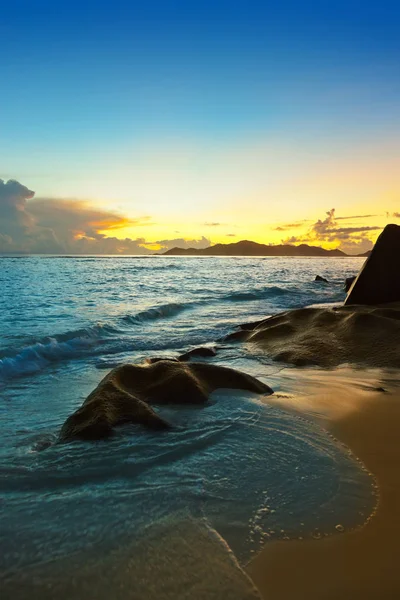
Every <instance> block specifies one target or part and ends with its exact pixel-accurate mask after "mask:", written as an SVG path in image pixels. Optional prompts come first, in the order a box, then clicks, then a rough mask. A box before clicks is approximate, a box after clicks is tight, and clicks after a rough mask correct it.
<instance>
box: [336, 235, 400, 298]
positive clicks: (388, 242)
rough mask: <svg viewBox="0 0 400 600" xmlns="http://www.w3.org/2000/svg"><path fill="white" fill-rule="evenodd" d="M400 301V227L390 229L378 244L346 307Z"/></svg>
mask: <svg viewBox="0 0 400 600" xmlns="http://www.w3.org/2000/svg"><path fill="white" fill-rule="evenodd" d="M399 300H400V226H398V225H387V226H386V227H385V229H384V230H383V231H382V233H381V235H380V236H379V238H378V239H377V241H376V244H375V246H374V249H373V250H372V253H371V255H370V257H369V258H367V260H366V262H365V264H364V266H363V268H362V269H361V271H360V273H359V275H358V277H357V278H356V280H355V281H354V283H353V285H352V286H351V288H350V290H349V293H348V295H347V298H346V301H345V304H373V305H377V304H386V303H388V302H398V301H399Z"/></svg>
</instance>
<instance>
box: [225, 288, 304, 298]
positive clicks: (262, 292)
mask: <svg viewBox="0 0 400 600" xmlns="http://www.w3.org/2000/svg"><path fill="white" fill-rule="evenodd" d="M299 293H300V290H298V289H297V288H296V289H288V288H281V287H279V286H277V285H272V286H268V287H263V288H260V289H254V290H251V291H248V292H232V293H231V294H227V295H226V296H223V297H222V298H221V300H228V301H231V302H243V301H246V300H263V299H265V298H276V297H277V296H287V295H292V294H299Z"/></svg>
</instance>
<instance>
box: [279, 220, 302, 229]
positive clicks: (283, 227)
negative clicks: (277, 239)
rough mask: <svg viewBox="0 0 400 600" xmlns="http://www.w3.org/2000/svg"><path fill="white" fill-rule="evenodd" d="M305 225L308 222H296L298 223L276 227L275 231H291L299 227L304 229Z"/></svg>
mask: <svg viewBox="0 0 400 600" xmlns="http://www.w3.org/2000/svg"><path fill="white" fill-rule="evenodd" d="M304 223H307V221H296V223H285V224H284V225H280V226H279V227H275V228H274V231H288V230H289V231H290V230H291V229H296V228H297V227H302V226H303V225H304Z"/></svg>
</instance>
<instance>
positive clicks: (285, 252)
mask: <svg viewBox="0 0 400 600" xmlns="http://www.w3.org/2000/svg"><path fill="white" fill-rule="evenodd" d="M369 254H370V252H369V251H368V252H365V253H364V254H357V255H350V254H346V253H345V252H343V251H342V250H338V249H335V250H326V249H325V248H321V247H320V246H309V245H308V244H300V245H299V246H292V245H291V244H278V245H276V246H273V245H267V244H258V243H257V242H251V241H249V240H241V241H240V242H234V243H232V244H215V245H214V246H208V248H171V249H170V250H167V251H166V252H163V253H162V256H324V257H328V256H365V257H367V256H369Z"/></svg>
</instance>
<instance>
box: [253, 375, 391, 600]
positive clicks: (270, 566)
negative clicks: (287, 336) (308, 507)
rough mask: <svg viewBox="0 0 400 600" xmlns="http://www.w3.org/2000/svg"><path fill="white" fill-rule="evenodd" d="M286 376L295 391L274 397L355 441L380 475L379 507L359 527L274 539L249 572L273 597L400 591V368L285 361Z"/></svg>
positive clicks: (380, 598) (384, 595)
mask: <svg viewBox="0 0 400 600" xmlns="http://www.w3.org/2000/svg"><path fill="white" fill-rule="evenodd" d="M279 380H280V381H281V382H282V385H281V388H282V390H284V391H285V392H286V391H288V392H289V393H288V394H285V393H279V392H278V394H277V395H276V397H271V398H270V399H268V402H274V403H276V404H279V405H280V406H282V407H284V408H286V409H288V410H296V411H300V412H301V413H302V414H303V415H306V416H308V417H311V418H313V419H316V420H318V421H319V422H320V423H321V424H322V425H323V426H324V427H325V428H326V429H328V430H329V431H330V432H331V433H332V434H333V435H334V436H335V437H336V438H337V439H339V440H340V441H342V442H343V443H345V444H346V445H347V446H349V448H351V450H352V451H353V452H354V454H355V455H356V456H357V457H358V458H359V459H360V460H362V462H363V463H364V464H365V466H366V467H367V468H368V470H370V471H371V473H373V474H374V475H375V477H376V480H377V483H378V489H379V492H378V503H377V510H376V512H375V514H374V515H372V517H371V518H370V519H369V520H368V522H367V523H366V524H365V525H364V526H363V527H361V528H359V529H357V530H354V531H350V532H344V533H342V534H340V535H334V536H331V537H325V538H323V539H321V540H313V539H310V540H302V541H300V540H291V541H279V542H271V543H268V544H267V546H266V547H265V548H264V550H263V551H262V552H261V553H260V554H259V555H258V556H257V557H256V558H255V559H253V560H252V561H251V563H250V564H249V565H248V566H247V572H248V573H249V575H250V576H251V578H252V579H253V581H254V582H255V584H256V585H257V586H258V588H259V590H260V592H261V593H262V594H263V596H264V597H265V599H268V600H286V599H289V598H290V599H291V600H293V598H296V599H297V600H301V599H303V598H304V599H307V600H314V599H315V600H317V599H318V600H325V599H332V600H333V599H335V600H337V599H343V600H344V599H347V598H349V599H350V598H351V599H358V598H360V599H363V600H368V599H371V600H372V599H374V600H386V599H387V600H389V599H390V600H395V599H396V598H400V568H399V557H400V442H399V431H400V371H387V372H383V371H378V370H376V371H360V370H357V371H354V370H351V369H346V368H342V369H338V370H336V371H322V370H312V369H308V370H303V369H285V370H284V371H283V372H281V373H280V374H279ZM271 384H272V385H273V382H272V381H271ZM379 388H382V389H379ZM305 390H306V392H305ZM383 390H385V391H383Z"/></svg>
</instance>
